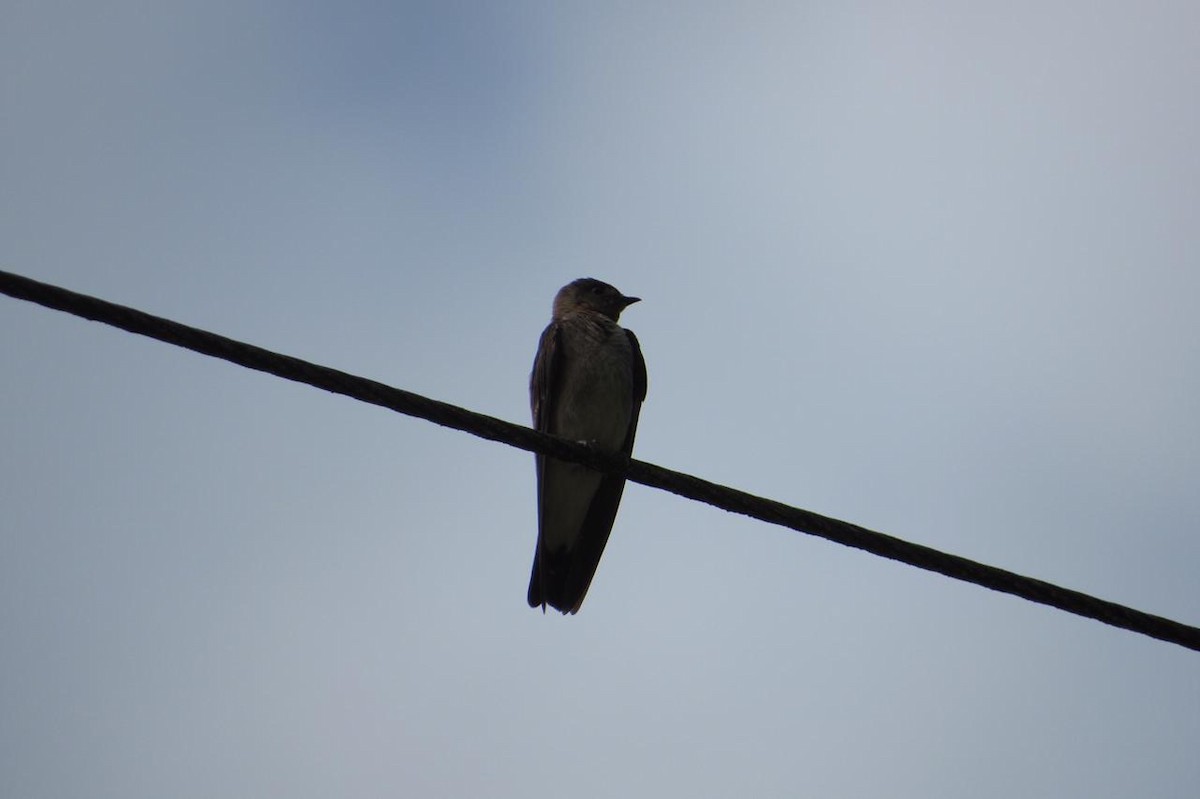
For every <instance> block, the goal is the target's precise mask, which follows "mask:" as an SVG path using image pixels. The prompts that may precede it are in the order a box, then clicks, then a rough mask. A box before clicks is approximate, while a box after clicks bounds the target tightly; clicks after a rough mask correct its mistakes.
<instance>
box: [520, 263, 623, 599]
mask: <svg viewBox="0 0 1200 799" xmlns="http://www.w3.org/2000/svg"><path fill="white" fill-rule="evenodd" d="M635 302H639V298H638V297H626V296H625V295H623V294H621V292H619V291H617V290H616V289H615V288H613V287H612V286H610V285H608V284H607V283H603V282H601V281H599V280H595V279H593V278H580V279H579V280H576V281H574V282H571V283H568V284H567V285H566V286H563V287H562V289H560V290H559V292H558V294H557V295H555V297H554V308H553V313H552V315H551V319H550V324H549V325H547V327H546V329H545V330H544V331H543V332H542V337H541V340H540V341H539V342H538V350H537V357H536V358H535V359H534V362H533V373H532V374H531V375H530V377H529V403H530V408H531V410H532V412H533V426H534V429H536V430H538V431H540V432H542V433H549V434H550V435H554V436H560V437H561V438H566V439H569V440H571V441H580V442H585V443H587V444H588V445H590V446H594V447H597V448H599V449H605V450H609V451H612V452H619V453H621V454H623V455H625V456H626V457H628V456H629V455H630V453H632V452H633V437H634V434H635V433H636V432H637V423H638V414H639V412H640V411H641V408H642V401H643V400H645V398H646V362H645V361H644V360H642V350H641V347H640V346H639V345H638V340H637V337H636V336H634V335H633V333H632V332H630V331H628V330H626V329H624V328H623V327H621V326H619V325H618V324H617V320H618V319H619V318H620V316H621V312H622V311H624V310H625V309H626V308H627V307H629V306H630V305H632V304H633V303H635ZM536 465H537V501H538V536H537V548H536V549H535V550H534V553H533V573H532V574H531V575H530V578H529V596H528V600H529V606H530V607H531V608H536V607H538V606H541V608H542V612H543V613H544V612H545V611H546V606H547V605H549V606H550V607H552V608H555V609H556V610H559V611H561V612H563V613H564V614H565V613H576V612H578V611H579V607H580V605H582V604H583V598H584V596H586V595H587V592H588V587H589V586H591V584H592V578H593V576H595V574H596V567H597V566H598V565H599V564H600V556H601V555H602V554H603V553H604V545H605V544H607V543H608V535H609V533H610V532H611V531H612V526H613V521H614V520H615V519H616V517H617V506H618V505H619V504H620V503H621V493H622V492H623V491H624V490H625V478H624V477H620V476H616V475H609V474H602V473H600V472H596V471H593V470H591V469H588V468H586V467H584V466H580V465H578V464H574V463H566V462H564V461H560V460H556V459H554V458H549V457H546V456H544V455H537V456H536Z"/></svg>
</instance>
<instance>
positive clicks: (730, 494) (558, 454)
mask: <svg viewBox="0 0 1200 799" xmlns="http://www.w3.org/2000/svg"><path fill="white" fill-rule="evenodd" d="M0 292H3V293H4V294H7V295H9V296H11V297H15V298H17V299H22V300H28V301H29V302H34V303H37V304H39V305H43V306H45V307H47V308H53V309H55V310H59V311H65V312H67V313H71V314H75V315H76V316H81V317H83V318H85V319H91V320H94V321H97V322H103V323H105V324H108V325H112V326H114V327H119V328H121V329H122V330H126V331H128V332H130V333H137V334H140V335H143V336H149V337H150V338H155V339H158V340H159V341H165V342H167V343H168V344H175V345H176V346H179V347H184V348H185V349H189V350H192V351H194V352H200V353H203V354H205V355H211V356H212V357H214V358H221V359H223V360H226V361H230V362H232V363H236V364H239V365H241V366H245V367H247V368H250V369H256V370H258V371H260V372H266V373H268V374H273V375H276V376H277V377H282V378H285V379H287V380H294V381H296V382H299V383H307V384H308V385H310V386H315V387H316V388H322V389H325V390H326V391H331V392H333V393H335V394H344V395H346V396H347V397H353V398H354V399H357V400H361V401H363V402H369V403H371V404H373V405H379V406H381V407H384V408H389V409H391V410H393V411H397V412H399V413H403V414H407V415H409V416H416V417H418V418H420V419H425V420H427V421H430V422H434V423H435V424H439V425H442V426H444V427H451V428H454V429H455V430H462V431H464V432H467V433H471V434H472V435H476V436H479V437H480V438H486V439H488V440H489V441H499V442H502V443H504V444H508V445H510V446H513V447H518V448H520V449H524V450H528V451H530V452H540V453H542V454H544V455H550V456H552V457H555V458H559V459H561V460H565V461H572V462H575V463H580V464H583V465H584V466H588V467H590V468H592V469H596V470H597V471H602V472H607V473H610V474H624V475H625V476H626V477H627V478H628V479H630V480H632V481H634V482H636V483H641V484H642V485H647V486H650V487H652V488H659V489H662V490H664V491H669V492H671V493H672V494H678V495H679V496H681V497H686V498H688V499H693V500H696V501H698V502H704V503H706V504H709V505H713V506H714V507H718V508H721V509H723V510H727V511H731V512H733V513H740V514H743V515H745V516H750V517H752V518H755V519H759V520H760V521H764V522H769V523H771V524H778V525H781V526H783V527H788V528H791V529H793V530H796V531H799V532H801V533H807V534H809V535H815V536H818V537H820V538H824V539H827V540H829V541H834V542H837V543H839V544H844V545H845V546H849V547H855V548H856V549H862V550H865V551H867V552H870V553H873V554H875V555H880V556H882V557H885V558H890V559H892V560H898V561H900V562H901V563H907V564H909V565H910V566H916V567H918V568H921V569H927V570H929V571H933V572H937V573H939V574H944V575H946V576H947V577H952V578H954V579H956V580H963V581H964V582H968V583H973V584H975V585H981V586H983V587H985V588H991V589H992V590H995V591H1002V592H1004V593H1007V594H1013V595H1014V596H1019V597H1021V598H1023V599H1028V600H1030V601H1031V602H1038V603H1041V604H1043V605H1049V606H1051V607H1055V608H1058V609H1059V610H1065V611H1067V612H1068V613H1074V614H1076V615H1078V616H1084V617H1087V618H1090V619H1096V620H1097V621H1102V622H1104V623H1105V624H1111V625H1113V626H1114V627H1121V628H1123V629H1126V630H1131V631H1133V632H1136V633H1141V634H1142V635H1147V636H1150V637H1151V638H1157V639H1159V640H1162V641H1168V642H1170V643H1173V644H1178V645H1180V646H1183V647H1187V648H1188V649H1193V650H1196V651H1200V628H1196V627H1192V626H1189V625H1186V624H1182V623H1180V622H1177V621H1172V620H1171V619H1167V618H1163V617H1161V616H1155V615H1152V614H1149V613H1145V612H1143V611H1140V610H1135V609H1133V608H1129V607H1126V606H1124V605H1118V604H1116V603H1115V602H1108V601H1106V600H1103V599H1098V598H1096V597H1093V596H1089V595H1088V594H1084V593H1081V592H1079V591H1073V590H1071V589H1068V588H1062V587H1060V586H1057V585H1053V584H1051V583H1047V582H1044V581H1042V580H1036V579H1034V578H1032V577H1025V576H1023V575H1020V574H1015V573H1013V572H1010V571H1006V570H1004V569H999V568H996V567H995V566H988V565H986V564H983V563H978V562H976V561H973V560H969V559H967V558H963V557H960V556H958V555H951V554H947V553H945V552H941V551H939V550H936V549H932V548H930V547H926V546H922V545H920V544H914V543H911V542H909V541H904V540H902V539H899V538H895V537H893V536H890V535H885V534H883V533H877V532H875V531H873V530H868V529H866V528H864V527H859V526H858V525H855V524H850V523H849V522H843V521H839V520H837V519H832V518H830V517H828V516H822V515H820V514H817V513H813V512H811V511H806V510H802V509H800V508H794V507H791V506H790V505H785V504H783V503H782V502H776V501H774V500H771V499H766V498H763V497H758V496H755V495H753V494H748V493H746V492H745V491H739V490H737V489H735V488H729V487H728V486H723V485H719V484H717V483H712V482H709V481H708V480H702V479H700V478H699V477H693V476H692V475H689V474H684V473H682V472H676V471H673V470H671V469H664V468H663V467H661V466H655V465H654V464H652V463H646V462H644V461H639V460H626V459H624V458H622V457H620V456H618V455H615V454H611V453H607V452H603V451H600V450H597V449H593V448H591V447H587V446H585V445H582V444H578V443H575V442H572V441H566V440H564V439H560V438H556V437H554V436H549V435H545V434H543V433H539V432H537V431H535V430H532V429H530V428H528V427H523V426H521V425H516V424H512V423H510V422H505V421H503V420H501V419H497V418H495V417H492V416H485V415H484V414H480V413H475V412H473V411H469V410H467V409H465V408H460V407H458V406H456V405H450V404H449V403H445V402H439V401H437V400H433V399H429V398H428V397H422V396H421V395H419V394H414V393H412V392H409V391H403V390H401V389H398V388H392V387H391V386H387V385H384V384H383V383H379V382H377V381H374V380H368V379H366V378H363V377H357V376H355V375H351V374H347V373H345V372H340V371H338V370H336V369H330V368H329V367H327V366H320V365H317V364H314V363H309V362H308V361H303V360H300V359H299V358H293V357H291V356H288V355H281V354H279V353H277V352H271V351H270V350H265V349H262V348H261V347H255V346H253V345H251V344H245V343H243V342H240V341H236V340H234V339H231V338H226V337H225V336H220V335H217V334H216V333H210V332H208V331H205V330H200V329H199V328H195V327H189V326H187V325H183V324H180V323H179V322H173V321H171V320H170V319H163V318H162V317H158V316H152V315H151V314H148V313H145V312H143V311H139V310H136V309H134V308H127V307H125V306H122V305H116V304H114V303H111V302H106V301H104V300H101V299H97V298H95V297H89V296H87V295H85V294H77V293H75V292H73V291H68V290H67V289H63V288H59V287H57V286H52V285H49V284H47V283H40V282H38V281H36V280H31V279H29V278H27V277H22V276H20V275H15V274H13V273H11V272H5V271H2V270H0Z"/></svg>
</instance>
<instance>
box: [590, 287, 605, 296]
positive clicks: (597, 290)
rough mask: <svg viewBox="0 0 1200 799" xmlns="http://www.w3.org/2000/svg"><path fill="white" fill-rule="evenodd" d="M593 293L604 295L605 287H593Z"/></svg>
mask: <svg viewBox="0 0 1200 799" xmlns="http://www.w3.org/2000/svg"><path fill="white" fill-rule="evenodd" d="M592 293H593V294H603V293H604V287H603V286H592Z"/></svg>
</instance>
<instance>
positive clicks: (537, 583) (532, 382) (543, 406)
mask: <svg viewBox="0 0 1200 799" xmlns="http://www.w3.org/2000/svg"><path fill="white" fill-rule="evenodd" d="M560 336H561V328H560V326H559V324H558V323H557V322H551V323H550V324H549V325H547V326H546V329H545V330H543V331H542V337H541V339H540V340H539V341H538V349H537V356H536V357H535V358H534V360H533V371H532V372H531V373H530V375H529V407H530V410H531V411H532V414H533V429H534V430H537V431H538V432H540V433H549V432H551V431H550V420H551V419H553V418H554V402H553V400H554V397H555V396H557V392H556V391H555V389H556V387H557V382H556V381H557V378H558V376H559V372H560V369H559V366H560V363H559V359H560V357H561V354H562V347H561V346H560ZM534 463H535V467H536V469H537V503H538V537H537V548H536V549H535V550H534V553H533V574H531V575H530V577H529V595H528V597H527V599H528V602H529V607H531V608H536V607H537V606H538V605H541V606H542V610H543V611H544V610H545V609H546V585H545V570H544V569H542V568H541V564H542V558H543V552H544V547H545V536H544V535H543V530H542V525H543V519H544V517H545V514H544V513H543V512H542V492H543V488H544V484H545V476H546V457H545V456H544V455H542V454H541V453H535V454H534Z"/></svg>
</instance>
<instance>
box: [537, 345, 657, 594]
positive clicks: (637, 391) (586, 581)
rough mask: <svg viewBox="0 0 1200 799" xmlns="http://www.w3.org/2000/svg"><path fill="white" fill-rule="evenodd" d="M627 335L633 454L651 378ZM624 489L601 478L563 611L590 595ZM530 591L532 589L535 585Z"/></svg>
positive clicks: (627, 444)
mask: <svg viewBox="0 0 1200 799" xmlns="http://www.w3.org/2000/svg"><path fill="white" fill-rule="evenodd" d="M625 335H626V336H627V337H628V338H629V346H630V349H631V350H632V355H633V359H632V363H631V366H632V367H633V404H632V406H631V409H630V414H629V429H628V431H626V433H625V441H624V443H623V444H622V445H621V454H623V455H625V456H626V457H629V456H630V455H631V454H632V453H633V439H634V436H636V435H637V425H638V416H639V415H640V413H641V410H642V402H643V401H644V400H645V399H646V382H647V381H646V362H645V360H644V359H643V358H642V348H641V346H640V345H639V344H638V340H637V337H636V336H635V335H633V333H632V332H631V331H629V330H626V331H625ZM624 491H625V478H624V476H621V475H612V474H606V475H604V477H603V478H602V479H601V481H600V487H599V488H597V489H596V494H595V496H594V497H593V498H592V503H591V505H590V506H589V508H588V512H587V515H586V516H585V517H584V520H583V526H582V528H581V530H580V535H579V539H578V541H579V543H578V544H577V545H576V546H575V548H574V549H573V551H572V553H571V566H570V568H569V569H568V570H567V574H566V578H565V580H564V581H563V584H562V590H561V594H560V595H559V597H557V599H559V600H560V601H561V604H556V607H558V608H559V610H562V611H564V612H570V613H576V612H577V611H578V610H579V607H580V606H581V605H582V604H583V598H584V597H585V596H587V592H588V588H589V587H591V584H592V578H593V577H595V575H596V569H597V567H599V565H600V556H601V555H603V554H604V547H605V546H606V545H607V544H608V536H609V533H611V532H612V528H613V522H614V521H616V518H617V508H618V507H619V506H620V504H621V494H622V493H623V492H624ZM530 590H531V591H532V586H530ZM531 604H532V603H531Z"/></svg>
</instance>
